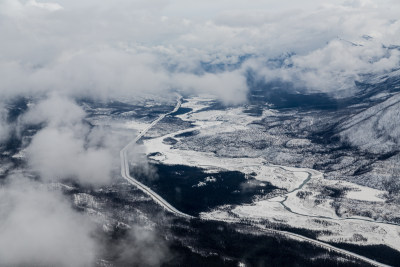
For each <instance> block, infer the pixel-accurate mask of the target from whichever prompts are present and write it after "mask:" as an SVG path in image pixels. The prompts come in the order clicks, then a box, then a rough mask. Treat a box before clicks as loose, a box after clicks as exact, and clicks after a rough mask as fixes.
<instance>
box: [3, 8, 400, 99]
mask: <svg viewBox="0 0 400 267" xmlns="http://www.w3.org/2000/svg"><path fill="white" fill-rule="evenodd" d="M399 11H400V4H399V3H398V2H397V1H390V0H386V1H380V2H379V3H376V2H373V1H367V0H358V1H356V0H355V1H337V0H331V1H324V2H323V3H321V2H320V1H311V0H309V1H302V2H301V3H299V2H298V1H284V2H282V3H277V2H276V1H252V3H248V1H239V0H237V1H229V2H228V1H220V2H215V1H214V2H211V1H204V2H203V1H202V2H201V3H199V2H197V1H171V2H170V1H163V0H158V1H127V0H118V1H113V2H112V3H111V2H102V3H99V2H98V1H85V2H84V3H82V1H76V0H72V1H62V0H58V1H57V0H55V1H33V0H32V1H18V0H3V1H1V2H0V19H1V22H2V23H1V25H0V33H1V34H2V36H3V41H2V43H1V44H0V49H1V50H2V51H3V53H2V55H1V57H0V73H1V74H0V75H1V77H0V78H1V80H2V84H1V87H0V93H1V95H2V96H3V97H9V96H13V95H18V94H31V95H37V94H38V93H47V92H49V91H62V92H63V93H64V94H68V95H70V96H73V97H75V96H82V95H83V96H86V97H96V98H108V97H113V96H116V95H121V96H126V95H135V94H140V93H152V94H165V93H168V92H170V91H173V90H180V91H183V92H194V93H203V92H206V93H208V92H214V93H215V94H216V95H217V96H218V97H219V98H220V99H221V100H222V101H224V102H225V103H227V104H237V103H241V102H245V101H246V92H247V90H248V88H247V86H246V83H245V82H243V81H245V79H246V68H254V69H255V70H256V71H260V75H262V76H263V77H265V79H266V80H273V79H286V80H290V81H293V82H296V83H297V82H298V83H300V84H301V86H303V87H307V88H310V89H311V90H319V91H323V92H334V91H336V90H343V89H347V88H346V86H347V87H349V84H352V82H354V81H355V80H357V79H359V76H358V75H359V74H360V73H365V72H373V73H375V72H384V71H388V70H390V69H392V68H397V67H399V54H398V50H393V49H392V50H388V49H387V47H390V46H391V45H397V44H399V43H400V40H399V39H400V37H399V36H400V35H399V31H400V22H399V21H398V14H399ZM363 36H364V37H365V36H368V40H366V39H365V38H363ZM352 44H356V46H353V45H352ZM286 53H291V54H293V55H295V56H293V57H291V58H290V62H287V63H288V65H286V67H285V66H284V67H283V68H281V67H279V68H278V69H275V68H272V69H271V67H270V66H265V65H266V62H268V60H271V59H274V58H277V57H279V56H281V55H283V54H286ZM246 56H250V57H251V58H252V59H254V60H255V61H256V62H257V64H255V63H252V64H247V65H244V66H242V65H241V64H239V65H237V67H236V68H235V70H232V69H226V68H225V67H226V66H232V65H235V64H238V63H241V62H242V61H243V57H246ZM204 64H207V65H212V66H218V68H219V69H220V70H221V71H220V73H215V72H208V71H207V70H205V69H204ZM287 66H291V67H290V68H288V67H287ZM337 80H339V81H340V82H339V84H338V85H335V83H336V81H337Z"/></svg>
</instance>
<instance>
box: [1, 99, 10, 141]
mask: <svg viewBox="0 0 400 267" xmlns="http://www.w3.org/2000/svg"><path fill="white" fill-rule="evenodd" d="M10 131H11V128H10V125H9V124H8V122H7V111H6V109H5V108H4V107H2V106H1V103H0V143H1V142H4V141H6V140H7V139H8V137H9V136H10Z"/></svg>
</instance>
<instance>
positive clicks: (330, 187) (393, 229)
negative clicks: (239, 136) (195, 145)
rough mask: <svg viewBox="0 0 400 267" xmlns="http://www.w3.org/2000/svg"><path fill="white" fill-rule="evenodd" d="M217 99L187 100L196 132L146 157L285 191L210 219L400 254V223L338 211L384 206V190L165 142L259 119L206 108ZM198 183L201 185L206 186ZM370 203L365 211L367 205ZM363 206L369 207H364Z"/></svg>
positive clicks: (160, 141)
mask: <svg viewBox="0 0 400 267" xmlns="http://www.w3.org/2000/svg"><path fill="white" fill-rule="evenodd" d="M211 100H212V98H210V97H207V98H203V97H195V98H190V99H186V102H184V103H183V104H182V107H183V108H190V109H191V111H190V112H188V113H185V114H182V115H178V116H177V117H179V118H180V119H181V120H183V121H190V122H191V123H192V124H193V125H194V128H188V129H184V130H177V131H176V132H172V133H169V134H166V135H163V136H160V137H157V138H151V139H146V140H143V143H144V146H145V151H146V153H147V154H148V155H149V154H152V155H154V156H151V157H150V158H151V159H153V160H156V161H158V162H160V163H163V164H168V165H176V164H180V165H187V166H193V167H201V168H204V169H205V170H206V171H207V172H208V173H210V177H211V178H210V180H209V181H203V182H202V183H204V184H205V183H207V182H212V173H215V172H219V171H221V170H229V171H240V172H243V173H244V174H246V175H250V176H251V177H254V178H255V179H258V180H260V181H263V182H269V183H271V184H272V185H274V186H276V187H278V188H281V189H283V190H284V191H282V193H281V195H280V196H277V197H274V198H270V199H265V198H261V199H254V203H252V204H250V205H239V206H229V205H225V206H221V207H219V208H217V209H215V210H214V211H212V212H208V213H202V214H201V216H202V217H203V218H207V219H214V220H224V221H240V220H252V221H253V222H254V223H255V224H259V225H260V226H262V225H265V221H269V222H273V223H280V224H284V225H287V226H290V227H293V228H304V229H309V230H314V231H318V232H320V234H319V236H318V239H320V240H322V241H330V242H347V243H355V244H385V245H388V246H390V247H393V248H395V249H397V250H399V251H400V227H399V226H398V225H393V224H386V223H382V222H377V221H374V220H373V219H371V218H370V217H371V216H367V215H362V214H361V215H360V214H359V213H357V212H356V211H354V210H350V209H348V210H346V209H343V208H338V206H337V205H336V204H337V203H336V202H337V200H338V199H340V201H341V202H345V203H352V202H355V203H356V204H355V205H356V206H355V207H354V209H355V210H357V203H366V204H368V205H371V206H374V205H378V204H379V205H385V200H386V199H385V194H386V192H385V191H380V190H377V189H372V188H369V187H365V186H360V185H357V184H354V183H350V182H345V181H339V180H327V179H324V175H323V173H321V172H319V171H316V170H312V169H308V168H294V167H287V166H279V165H273V164H269V163H268V162H267V161H266V160H265V159H264V158H262V157H255V158H246V157H236V158H230V157H219V156H216V155H215V153H210V152H203V151H197V150H189V149H187V150H183V149H177V148H176V147H174V145H173V144H171V143H170V142H166V141H165V140H166V138H169V140H171V139H175V140H177V141H178V142H179V141H180V139H182V138H184V137H177V136H176V135H180V136H184V135H181V134H183V133H188V132H193V131H196V132H198V135H199V136H201V135H218V134H219V133H222V132H234V131H238V130H246V129H249V127H250V126H249V124H250V123H252V122H253V121H255V120H260V118H256V117H253V116H250V115H248V114H246V113H244V112H243V108H241V107H239V108H228V109H224V110H212V109H206V108H207V107H208V106H209V103H210V101H211ZM274 113H275V111H271V110H265V111H264V112H263V115H262V117H265V116H271V115H273V114H274ZM126 127H129V128H135V129H138V130H139V131H140V129H141V128H145V127H144V126H143V125H142V124H139V123H138V124H135V123H130V124H127V125H126ZM293 140H294V141H292V142H290V144H288V145H289V146H307V145H309V142H308V141H307V140H302V139H299V140H296V139H293ZM202 183H199V184H198V185H197V186H203V185H204V184H202ZM368 205H366V206H365V207H368ZM360 207H364V206H362V205H360Z"/></svg>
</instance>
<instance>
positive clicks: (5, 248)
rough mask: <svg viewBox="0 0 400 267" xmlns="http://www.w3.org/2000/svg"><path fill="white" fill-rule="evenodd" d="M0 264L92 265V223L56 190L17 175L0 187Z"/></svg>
mask: <svg viewBox="0 0 400 267" xmlns="http://www.w3.org/2000/svg"><path fill="white" fill-rule="evenodd" d="M0 202H1V207H2V208H1V209H0V235H1V238H0V265H1V266H27V265H31V266H32V265H36V266H71V267H72V266H92V264H93V263H94V260H95V256H96V251H97V248H96V247H97V245H96V243H95V241H94V240H93V238H92V236H91V235H92V230H93V225H92V223H91V222H90V221H89V220H88V219H87V218H86V217H85V216H84V215H81V214H79V213H77V212H76V211H74V210H73V209H72V208H71V206H70V204H69V203H68V202H67V201H66V200H65V199H64V198H63V197H62V195H61V194H59V193H57V192H51V191H49V190H47V189H46V187H45V186H43V185H40V184H37V183H33V182H30V181H28V180H27V179H25V178H21V177H11V178H10V179H9V183H8V184H7V185H5V186H2V187H0Z"/></svg>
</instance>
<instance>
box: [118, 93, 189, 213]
mask: <svg viewBox="0 0 400 267" xmlns="http://www.w3.org/2000/svg"><path fill="white" fill-rule="evenodd" d="M181 104H182V97H181V96H179V97H178V101H177V103H176V106H175V108H174V109H173V110H172V111H171V112H168V113H166V114H162V115H160V116H159V117H158V118H157V119H156V120H155V121H153V122H152V123H151V124H150V125H149V126H148V127H147V128H146V129H144V130H143V131H141V132H140V133H139V135H138V136H136V138H135V139H133V140H132V141H131V142H130V143H129V144H127V145H126V146H125V147H124V148H123V149H122V150H121V151H120V153H119V154H120V158H121V175H122V177H123V178H124V179H125V180H126V181H127V182H129V183H130V184H132V185H134V186H136V187H137V188H139V189H140V190H142V191H143V192H144V193H145V194H147V195H148V196H149V197H151V198H152V199H153V200H154V201H155V202H156V203H158V204H159V205H160V206H162V207H163V208H164V209H165V210H167V211H169V212H171V213H173V214H175V215H177V216H180V217H184V218H193V217H192V216H190V215H188V214H186V213H183V212H180V211H179V210H177V209H176V208H174V207H173V206H172V205H171V204H169V203H168V202H167V201H166V200H165V199H163V198H162V197H161V196H160V195H158V194H157V193H156V192H154V191H153V190H151V189H150V188H149V187H147V186H146V185H144V184H142V183H141V182H139V181H138V180H136V179H135V178H133V177H132V176H131V175H130V172H129V163H128V155H127V154H128V150H129V149H130V148H131V147H132V146H133V145H134V144H136V142H137V141H139V140H140V139H141V138H142V137H143V136H144V135H145V134H146V133H147V132H148V131H149V130H150V129H151V128H152V127H153V126H154V125H156V124H157V123H158V122H159V121H161V120H162V119H164V118H165V117H166V116H168V115H170V114H172V113H174V112H176V111H177V110H178V109H179V108H180V106H181Z"/></svg>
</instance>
